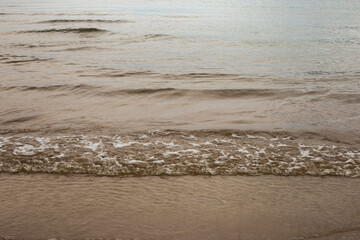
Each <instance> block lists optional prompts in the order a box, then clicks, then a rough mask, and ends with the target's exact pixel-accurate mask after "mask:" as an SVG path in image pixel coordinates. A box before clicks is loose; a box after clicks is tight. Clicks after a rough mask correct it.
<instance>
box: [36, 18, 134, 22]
mask: <svg viewBox="0 0 360 240" xmlns="http://www.w3.org/2000/svg"><path fill="white" fill-rule="evenodd" d="M130 22H131V21H128V20H104V19H53V20H48V21H41V22H38V23H130Z"/></svg>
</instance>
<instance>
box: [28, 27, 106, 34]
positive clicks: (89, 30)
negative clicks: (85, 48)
mask: <svg viewBox="0 0 360 240" xmlns="http://www.w3.org/2000/svg"><path fill="white" fill-rule="evenodd" d="M101 32H108V31H107V30H104V29H99V28H60V29H56V28H52V29H44V30H30V31H21V33H101Z"/></svg>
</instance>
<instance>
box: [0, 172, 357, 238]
mask: <svg viewBox="0 0 360 240" xmlns="http://www.w3.org/2000/svg"><path fill="white" fill-rule="evenodd" d="M0 183H1V184H0V210H1V214H0V237H5V236H7V237H9V238H8V239H50V238H57V239H100V238H101V239H224V240H228V239H229V240H230V239H237V240H238V239H249V240H252V239H276V240H281V239H359V237H360V202H359V198H360V195H359V194H360V193H359V191H358V190H359V189H360V182H359V181H358V179H353V178H333V177H325V178H317V177H275V176H261V177H260V176H257V177H224V176H218V177H204V176H196V177H192V176H186V177H165V178H160V177H141V178H109V177H92V176H76V175H69V176H62V175H42V174H40V175H38V174H35V175H23V174H21V175H8V174H1V175H0Z"/></svg>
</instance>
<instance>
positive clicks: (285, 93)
mask: <svg viewBox="0 0 360 240" xmlns="http://www.w3.org/2000/svg"><path fill="white" fill-rule="evenodd" d="M9 90H15V91H20V92H21V91H62V92H68V93H71V94H74V93H77V94H86V95H88V96H89V95H94V96H103V97H116V96H122V95H152V96H154V97H162V98H173V97H193V98H219V99H220V98H243V97H252V98H256V97H260V98H287V97H301V96H305V95H322V94H325V93H326V92H327V91H298V90H294V89H176V88H140V89H117V88H110V87H105V86H96V85H86V84H80V85H49V86H2V87H1V86H0V91H9Z"/></svg>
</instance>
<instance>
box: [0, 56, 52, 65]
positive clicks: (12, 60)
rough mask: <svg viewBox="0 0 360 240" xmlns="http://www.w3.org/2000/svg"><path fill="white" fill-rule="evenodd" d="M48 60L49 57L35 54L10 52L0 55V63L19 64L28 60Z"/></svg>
mask: <svg viewBox="0 0 360 240" xmlns="http://www.w3.org/2000/svg"><path fill="white" fill-rule="evenodd" d="M49 60H51V58H39V57H35V56H17V55H10V54H4V55H0V63H2V64H21V63H29V62H44V61H49Z"/></svg>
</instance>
